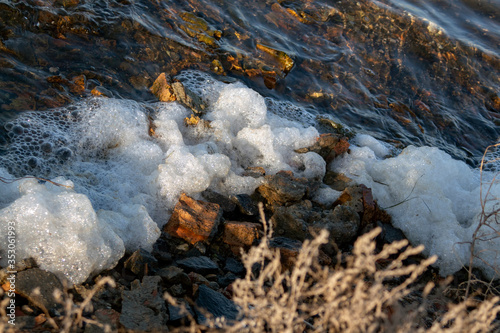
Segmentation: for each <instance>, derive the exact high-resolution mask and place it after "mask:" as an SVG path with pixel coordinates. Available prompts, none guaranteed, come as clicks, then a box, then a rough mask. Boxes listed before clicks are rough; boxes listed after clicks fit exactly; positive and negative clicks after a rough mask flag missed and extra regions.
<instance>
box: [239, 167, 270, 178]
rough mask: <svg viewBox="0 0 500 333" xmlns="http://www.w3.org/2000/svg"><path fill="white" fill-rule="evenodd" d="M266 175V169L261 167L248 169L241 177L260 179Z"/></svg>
mask: <svg viewBox="0 0 500 333" xmlns="http://www.w3.org/2000/svg"><path fill="white" fill-rule="evenodd" d="M265 175H266V169H264V168H263V167H248V168H246V169H245V171H244V172H243V174H242V176H243V177H252V178H260V177H264V176H265Z"/></svg>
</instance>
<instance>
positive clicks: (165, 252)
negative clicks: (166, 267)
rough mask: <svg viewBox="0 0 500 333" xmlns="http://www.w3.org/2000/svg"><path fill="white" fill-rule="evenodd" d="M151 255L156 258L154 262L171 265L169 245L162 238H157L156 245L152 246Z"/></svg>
mask: <svg viewBox="0 0 500 333" xmlns="http://www.w3.org/2000/svg"><path fill="white" fill-rule="evenodd" d="M151 254H152V255H153V256H154V257H155V258H156V260H158V261H160V262H162V263H164V264H165V263H171V262H172V254H171V253H170V248H169V244H168V242H167V241H165V240H164V239H162V238H159V239H158V240H157V241H156V243H154V244H153V252H151Z"/></svg>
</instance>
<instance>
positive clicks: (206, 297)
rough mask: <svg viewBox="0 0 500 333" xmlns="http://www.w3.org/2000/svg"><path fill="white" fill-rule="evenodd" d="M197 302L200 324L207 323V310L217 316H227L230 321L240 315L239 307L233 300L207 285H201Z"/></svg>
mask: <svg viewBox="0 0 500 333" xmlns="http://www.w3.org/2000/svg"><path fill="white" fill-rule="evenodd" d="M195 304H196V314H197V316H198V323H200V324H203V323H205V321H206V318H207V317H206V313H207V312H208V313H209V314H211V315H212V316H214V317H215V318H220V317H225V318H226V320H229V321H230V320H236V317H237V316H238V309H237V307H236V305H235V304H234V303H233V302H232V301H230V300H229V299H227V298H226V297H225V296H224V295H222V294H221V293H219V292H217V291H215V290H212V289H210V288H209V287H207V286H205V285H200V287H199V288H198V296H197V298H196V303H195Z"/></svg>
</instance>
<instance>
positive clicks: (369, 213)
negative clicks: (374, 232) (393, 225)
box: [334, 184, 388, 227]
mask: <svg viewBox="0 0 500 333" xmlns="http://www.w3.org/2000/svg"><path fill="white" fill-rule="evenodd" d="M339 204H340V205H344V206H349V207H351V208H352V209H353V210H354V211H355V212H357V213H358V214H359V216H360V218H361V227H365V226H367V225H368V224H371V223H374V222H376V221H377V220H383V221H387V219H388V216H387V213H385V212H384V211H382V210H380V208H379V207H378V204H377V203H376V201H375V200H374V199H373V194H372V191H371V189H370V188H368V187H366V186H365V185H363V184H360V185H354V186H349V187H347V188H346V189H345V190H344V191H343V192H342V194H341V195H340V197H339V198H338V199H337V201H336V202H335V203H334V205H339Z"/></svg>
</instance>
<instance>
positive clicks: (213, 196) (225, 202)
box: [201, 190, 236, 213]
mask: <svg viewBox="0 0 500 333" xmlns="http://www.w3.org/2000/svg"><path fill="white" fill-rule="evenodd" d="M201 196H202V197H203V198H204V199H205V200H207V201H208V202H212V203H216V204H218V205H219V206H220V207H221V208H222V210H223V211H224V212H226V213H230V212H232V211H234V209H235V208H236V204H235V203H234V202H232V201H231V199H229V198H228V197H227V196H225V195H223V194H220V193H219V192H215V191H212V190H205V191H203V192H201Z"/></svg>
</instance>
